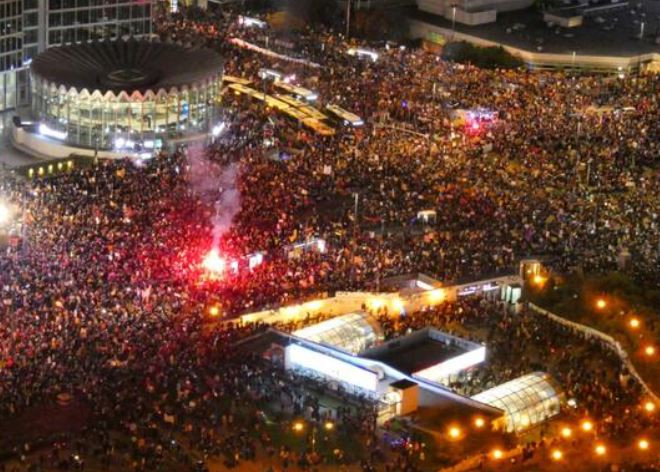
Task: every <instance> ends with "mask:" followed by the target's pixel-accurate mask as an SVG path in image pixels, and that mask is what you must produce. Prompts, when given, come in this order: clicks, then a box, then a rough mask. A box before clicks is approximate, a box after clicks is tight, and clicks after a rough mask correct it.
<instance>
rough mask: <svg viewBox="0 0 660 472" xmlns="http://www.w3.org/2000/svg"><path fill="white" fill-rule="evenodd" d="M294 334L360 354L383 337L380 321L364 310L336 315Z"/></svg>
mask: <svg viewBox="0 0 660 472" xmlns="http://www.w3.org/2000/svg"><path fill="white" fill-rule="evenodd" d="M293 335H294V336H298V337H299V338H302V339H306V340H308V341H312V342H315V343H320V344H325V345H326V346H331V347H334V348H337V349H341V350H343V351H346V352H348V353H350V354H359V353H360V352H362V351H364V350H365V349H367V348H369V347H372V346H373V345H375V344H376V343H378V342H379V341H381V340H382V339H383V335H382V333H381V332H380V327H379V326H378V323H377V322H376V321H375V320H374V319H373V318H372V317H371V316H370V315H368V314H367V313H364V312H356V313H348V314H346V315H341V316H336V317H334V318H330V319H328V320H325V321H322V322H320V323H317V324H315V325H311V326H307V327H306V328H302V329H299V330H297V331H294V332H293Z"/></svg>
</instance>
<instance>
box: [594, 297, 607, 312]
mask: <svg viewBox="0 0 660 472" xmlns="http://www.w3.org/2000/svg"><path fill="white" fill-rule="evenodd" d="M606 306H607V302H606V301H605V300H604V299H602V298H599V299H598V300H596V308H598V309H599V310H602V309H604V308H605V307H606Z"/></svg>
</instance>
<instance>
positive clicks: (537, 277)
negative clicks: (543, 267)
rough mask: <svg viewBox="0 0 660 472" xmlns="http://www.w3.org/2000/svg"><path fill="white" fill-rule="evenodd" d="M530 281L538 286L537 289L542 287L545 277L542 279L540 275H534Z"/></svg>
mask: <svg viewBox="0 0 660 472" xmlns="http://www.w3.org/2000/svg"><path fill="white" fill-rule="evenodd" d="M532 280H533V282H534V284H535V285H538V286H539V287H540V286H542V285H543V284H544V283H545V277H543V276H542V275H540V274H536V275H535V276H534V278H533V279H532Z"/></svg>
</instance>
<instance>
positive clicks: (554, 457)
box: [550, 449, 564, 461]
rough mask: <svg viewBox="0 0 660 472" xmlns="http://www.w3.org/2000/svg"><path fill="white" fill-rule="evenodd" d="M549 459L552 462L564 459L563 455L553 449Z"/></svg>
mask: <svg viewBox="0 0 660 472" xmlns="http://www.w3.org/2000/svg"><path fill="white" fill-rule="evenodd" d="M550 457H551V458H552V460H553V461H560V460H562V458H563V457H564V453H563V452H561V451H560V450H559V449H554V450H553V451H552V454H550Z"/></svg>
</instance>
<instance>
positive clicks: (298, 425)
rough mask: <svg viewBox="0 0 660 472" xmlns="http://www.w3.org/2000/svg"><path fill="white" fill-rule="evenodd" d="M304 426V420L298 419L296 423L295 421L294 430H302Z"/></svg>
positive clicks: (297, 431)
mask: <svg viewBox="0 0 660 472" xmlns="http://www.w3.org/2000/svg"><path fill="white" fill-rule="evenodd" d="M304 428H305V425H303V424H302V421H296V422H295V423H293V430H294V431H295V432H296V433H299V432H301V431H302V430H303V429H304Z"/></svg>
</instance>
